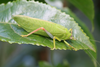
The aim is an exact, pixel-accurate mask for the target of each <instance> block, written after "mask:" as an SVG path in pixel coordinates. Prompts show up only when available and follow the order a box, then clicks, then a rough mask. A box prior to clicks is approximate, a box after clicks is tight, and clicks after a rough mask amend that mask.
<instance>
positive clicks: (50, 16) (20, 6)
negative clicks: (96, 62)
mask: <svg viewBox="0 0 100 67" xmlns="http://www.w3.org/2000/svg"><path fill="white" fill-rule="evenodd" d="M12 4H13V5H12ZM9 5H12V6H11V7H9V8H6V7H7V6H9ZM4 6H5V10H4V11H1V12H0V14H1V15H2V14H5V15H3V16H2V17H3V18H0V36H2V37H4V34H6V32H7V33H11V34H9V35H8V34H6V35H7V38H9V39H6V37H4V39H3V38H0V40H2V41H3V40H5V41H8V42H10V43H19V44H33V45H38V46H40V45H41V46H48V47H49V48H51V49H52V48H53V41H52V39H51V38H47V37H43V36H40V35H35V34H32V35H31V36H29V37H21V36H20V35H22V34H28V32H26V31H25V30H23V29H22V28H21V27H19V26H18V25H17V23H16V22H15V21H14V20H13V19H12V15H18V14H20V15H26V16H30V17H33V18H38V19H43V20H47V21H51V22H54V23H57V24H60V25H62V26H64V27H66V28H67V29H70V28H72V29H73V36H74V37H75V39H76V40H75V41H73V40H69V41H68V43H69V44H70V45H72V46H73V47H75V48H76V49H77V50H80V49H84V50H86V49H90V50H92V51H94V52H96V49H95V47H94V46H93V45H92V43H91V42H90V41H89V38H88V37H87V36H86V34H85V33H84V32H83V31H82V29H81V27H79V26H78V24H77V23H76V22H75V21H74V19H73V18H71V17H70V16H69V15H67V14H65V13H62V12H61V11H59V10H57V9H56V8H53V7H51V6H49V5H46V4H42V3H38V2H34V1H15V2H12V3H8V4H7V5H4ZM0 10H2V8H0ZM6 11H7V13H5V12H6ZM9 11H11V12H9ZM5 25H7V26H5ZM1 27H3V28H4V30H6V29H7V30H6V31H5V32H3V33H4V34H3V33H2V31H1V29H3V28H1ZM6 27H8V28H6ZM9 30H10V31H9ZM56 49H64V50H66V49H70V50H72V48H70V47H69V46H67V45H65V44H64V42H58V41H56Z"/></svg>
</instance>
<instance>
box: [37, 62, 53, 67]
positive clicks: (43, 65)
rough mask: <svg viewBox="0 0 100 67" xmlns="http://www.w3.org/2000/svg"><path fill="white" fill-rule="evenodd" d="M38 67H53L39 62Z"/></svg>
mask: <svg viewBox="0 0 100 67" xmlns="http://www.w3.org/2000/svg"><path fill="white" fill-rule="evenodd" d="M39 67H53V66H52V65H50V64H49V63H48V62H45V61H40V62H39Z"/></svg>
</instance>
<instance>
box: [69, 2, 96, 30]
mask: <svg viewBox="0 0 100 67" xmlns="http://www.w3.org/2000/svg"><path fill="white" fill-rule="evenodd" d="M68 1H69V2H70V3H72V4H73V5H74V6H75V7H77V8H78V9H79V10H80V11H82V12H83V13H84V14H85V15H86V16H87V17H88V18H89V20H90V21H91V22H92V30H93V29H94V21H93V20H94V4H93V1H92V0H68Z"/></svg>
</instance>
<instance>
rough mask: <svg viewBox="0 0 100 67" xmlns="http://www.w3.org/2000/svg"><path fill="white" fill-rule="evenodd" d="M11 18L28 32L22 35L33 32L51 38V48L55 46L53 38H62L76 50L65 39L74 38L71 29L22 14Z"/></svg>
mask: <svg viewBox="0 0 100 67" xmlns="http://www.w3.org/2000/svg"><path fill="white" fill-rule="evenodd" d="M13 19H14V20H15V21H16V22H17V23H18V25H20V26H21V27H22V28H23V29H25V30H26V31H27V32H29V34H27V35H21V36H22V37H27V36H29V35H31V34H33V33H35V34H39V35H42V36H46V37H50V38H52V39H53V44H54V48H53V49H55V48H56V46H55V39H57V40H58V41H61V40H63V41H64V43H65V44H67V45H68V46H70V47H71V48H73V49H74V50H76V49H75V48H74V47H73V46H71V45H70V44H69V43H68V42H66V41H65V40H68V39H73V40H74V37H72V29H69V30H68V29H67V28H65V27H63V26H61V25H59V24H56V23H53V22H50V21H46V20H41V19H37V18H31V17H28V16H24V15H15V16H13Z"/></svg>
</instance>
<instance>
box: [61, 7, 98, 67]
mask: <svg viewBox="0 0 100 67" xmlns="http://www.w3.org/2000/svg"><path fill="white" fill-rule="evenodd" d="M62 11H63V12H66V14H69V15H70V16H71V17H73V18H74V20H75V21H76V22H77V23H78V24H79V26H81V28H82V29H83V31H84V32H85V33H86V34H87V36H89V39H90V41H91V43H93V45H94V47H95V48H96V44H95V42H94V41H92V40H94V38H93V36H92V34H91V33H90V31H89V29H88V28H87V26H86V25H85V24H84V23H83V22H82V21H81V20H79V19H78V17H77V16H76V15H75V14H74V13H73V12H72V11H71V10H70V9H68V8H63V9H62ZM85 52H86V53H87V54H88V55H89V56H90V57H91V59H92V61H93V63H94V65H95V67H97V64H96V58H97V53H95V52H93V51H91V50H85Z"/></svg>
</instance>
